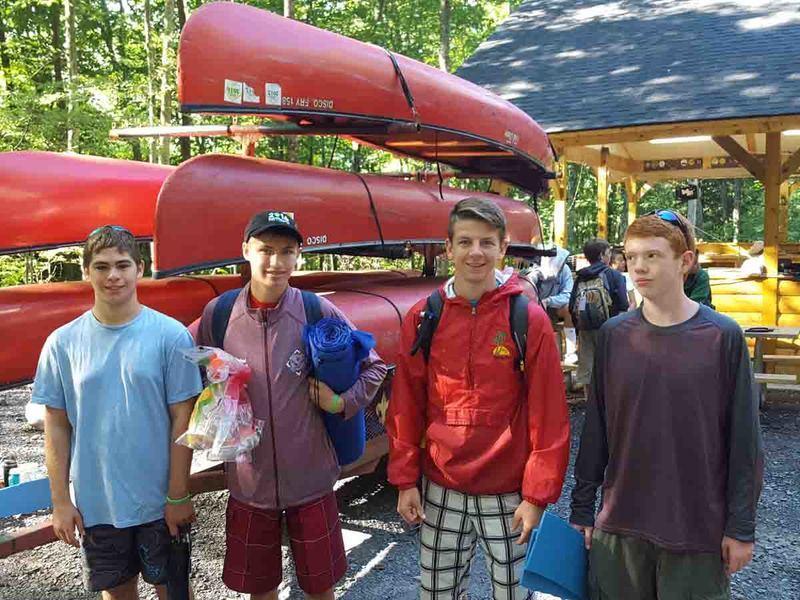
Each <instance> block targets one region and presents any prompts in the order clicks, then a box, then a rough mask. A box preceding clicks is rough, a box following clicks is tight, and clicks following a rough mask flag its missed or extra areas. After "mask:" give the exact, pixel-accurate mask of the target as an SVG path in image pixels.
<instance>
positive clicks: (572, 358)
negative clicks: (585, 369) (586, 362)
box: [564, 354, 578, 367]
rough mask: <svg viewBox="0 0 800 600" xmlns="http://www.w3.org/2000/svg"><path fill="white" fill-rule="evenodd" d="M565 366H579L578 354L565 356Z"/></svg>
mask: <svg viewBox="0 0 800 600" xmlns="http://www.w3.org/2000/svg"><path fill="white" fill-rule="evenodd" d="M564 364H565V365H568V366H570V367H573V366H575V365H577V364H578V355H577V354H567V355H565V356H564Z"/></svg>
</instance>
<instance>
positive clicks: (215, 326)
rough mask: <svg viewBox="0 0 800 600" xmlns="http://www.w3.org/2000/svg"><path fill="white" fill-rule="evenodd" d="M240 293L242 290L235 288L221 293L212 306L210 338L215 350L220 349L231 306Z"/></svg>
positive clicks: (226, 328)
mask: <svg viewBox="0 0 800 600" xmlns="http://www.w3.org/2000/svg"><path fill="white" fill-rule="evenodd" d="M241 291H242V288H236V289H235V290H228V291H227V292H223V293H222V294H221V295H220V296H219V298H218V299H217V303H216V304H215V305H214V311H213V312H212V313H211V338H212V341H213V342H214V346H216V347H217V348H222V343H223V342H224V341H225V332H226V331H227V330H228V321H229V320H230V318H231V312H232V311H233V305H234V303H235V302H236V298H237V297H238V296H239V292H241Z"/></svg>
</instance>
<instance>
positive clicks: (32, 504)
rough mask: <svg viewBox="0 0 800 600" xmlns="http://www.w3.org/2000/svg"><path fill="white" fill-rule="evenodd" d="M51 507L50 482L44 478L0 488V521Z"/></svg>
mask: <svg viewBox="0 0 800 600" xmlns="http://www.w3.org/2000/svg"><path fill="white" fill-rule="evenodd" d="M52 505H53V504H52V501H51V500H50V480H49V479H47V478H46V477H45V478H43V479H34V480H33V481H26V482H25V483H20V484H19V485H12V486H10V487H7V488H0V519H4V518H6V517H10V516H11V515H18V514H27V513H32V512H36V511H37V510H42V509H43V508H50V507H51V506H52Z"/></svg>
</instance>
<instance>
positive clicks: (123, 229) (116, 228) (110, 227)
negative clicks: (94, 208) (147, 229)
mask: <svg viewBox="0 0 800 600" xmlns="http://www.w3.org/2000/svg"><path fill="white" fill-rule="evenodd" d="M104 229H111V230H113V231H121V232H122V233H127V234H128V235H130V236H131V237H133V234H132V233H131V232H130V231H128V230H127V229H126V228H125V227H123V226H122V225H101V226H100V227H98V228H97V229H94V230H92V233H90V234H89V237H92V236H93V235H95V234H98V233H100V232H101V231H103V230H104Z"/></svg>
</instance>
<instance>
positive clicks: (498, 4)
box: [0, 0, 800, 285]
mask: <svg viewBox="0 0 800 600" xmlns="http://www.w3.org/2000/svg"><path fill="white" fill-rule="evenodd" d="M65 1H67V0H3V2H0V151H8V150H23V149H38V150H52V151H63V150H65V149H66V132H67V129H68V127H69V126H70V125H71V126H72V127H73V128H74V129H75V130H76V133H77V135H76V139H77V143H76V146H75V150H76V151H77V152H80V153H83V154H95V155H100V156H111V157H118V158H128V159H138V160H142V159H143V160H147V158H148V147H149V142H148V141H147V140H140V141H125V142H120V141H111V140H109V138H108V132H109V129H110V128H112V127H124V126H143V125H147V124H148V110H147V89H148V85H147V83H148V79H149V80H150V81H151V82H152V84H153V87H154V92H155V95H156V98H155V118H156V124H157V121H158V108H159V106H158V101H159V98H158V95H159V87H160V79H161V73H162V71H163V72H164V73H166V74H167V76H168V81H169V82H170V88H171V90H172V92H173V93H172V107H171V108H172V114H173V118H172V122H173V123H175V124H177V123H180V122H181V116H180V114H179V112H178V105H177V94H176V93H175V85H174V81H175V73H176V64H175V49H176V47H177V42H178V35H179V34H178V31H177V27H176V30H175V31H174V32H172V33H171V34H170V36H169V45H170V52H169V53H168V60H167V62H166V64H164V65H162V64H161V36H162V34H163V33H164V27H165V18H164V17H165V2H166V0H150V7H151V25H152V39H151V48H150V50H151V52H152V58H153V61H154V63H155V71H154V72H148V65H147V60H146V54H147V52H146V50H147V49H146V48H145V44H144V0H69V1H71V3H72V7H73V12H74V14H75V15H76V23H75V27H76V32H77V69H78V78H77V80H76V84H75V89H76V94H75V98H74V109H73V112H72V114H71V115H68V112H67V89H66V87H65V81H66V80H67V74H68V65H67V62H68V61H67V56H66V52H65V50H64V31H65V28H66V24H65V22H64V6H63V3H64V2H65ZM174 3H175V5H176V7H177V8H180V7H181V6H185V7H186V11H187V12H189V13H190V12H191V11H192V10H195V9H197V8H198V7H199V6H200V4H202V3H203V2H202V1H201V0H174ZM181 3H183V5H182V4H181ZM247 3H248V4H250V5H253V6H257V7H260V8H264V9H267V10H271V11H273V12H277V13H281V12H282V10H283V1H282V0H247ZM519 3H520V0H511V1H507V0H451V2H450V5H451V14H450V32H451V35H450V57H449V58H450V66H451V69H453V70H455V69H456V68H458V66H459V65H460V64H461V63H462V62H463V61H464V60H465V59H466V58H467V57H468V56H469V55H470V54H471V53H472V52H473V51H474V50H475V49H476V48H477V46H478V45H479V44H480V43H481V42H482V41H483V40H485V39H486V38H487V37H488V35H489V34H490V33H491V32H492V30H493V29H494V28H495V26H496V25H497V24H498V23H499V22H500V21H501V20H502V19H503V18H505V16H506V14H507V12H508V10H509V7H511V8H512V9H513V8H516V6H518V5H519ZM440 10H441V0H316V1H312V0H295V18H297V19H299V20H301V21H305V22H307V23H310V24H312V25H315V26H318V27H322V28H324V29H328V30H331V31H335V32H338V33H341V34H343V35H347V36H350V37H353V38H356V39H359V40H362V41H365V42H369V43H373V44H377V45H380V46H383V47H385V48H387V49H389V50H392V51H394V52H397V53H400V54H404V55H406V56H409V57H412V58H415V59H417V60H420V61H423V62H425V63H427V64H430V65H433V66H436V65H438V53H439V45H440V39H439V31H440ZM178 12H180V10H179V11H178ZM179 23H180V19H179V17H178V15H176V25H179ZM68 117H69V118H68ZM235 121H236V122H237V123H242V124H244V123H255V122H258V120H257V119H255V118H246V117H242V118H237V119H235ZM189 122H197V123H199V122H203V123H229V122H231V118H229V117H214V116H203V117H199V116H193V117H189ZM240 151H241V148H240V146H239V143H238V142H237V141H235V140H232V139H225V138H193V139H192V140H191V141H190V142H189V155H191V156H193V155H197V154H204V153H208V152H227V153H239V152H240ZM256 154H257V155H258V156H262V157H269V158H275V159H279V160H295V161H298V162H303V163H306V164H311V165H317V166H325V167H328V166H330V167H332V168H337V169H346V170H355V171H366V172H381V171H383V172H386V171H390V172H398V171H401V172H408V171H414V170H418V169H423V168H426V169H430V168H431V165H422V164H420V163H417V162H414V161H411V160H407V159H400V158H396V157H392V156H391V155H389V154H387V153H385V152H381V151H377V150H374V149H371V148H368V147H366V146H360V145H358V144H354V143H352V142H351V141H350V140H346V139H336V138H302V139H299V140H295V141H294V142H290V141H289V140H287V139H286V138H280V137H273V138H264V139H261V140H259V142H258V144H257V146H256ZM184 157H185V155H183V154H182V152H181V147H180V144H179V143H177V142H173V143H172V145H171V156H170V160H169V162H170V163H172V164H178V163H180V162H181V160H183V158H184ZM449 183H450V184H451V185H455V186H457V187H462V188H464V189H470V190H485V189H487V187H488V185H487V184H488V182H487V181H464V180H452V181H450V182H449ZM568 183H569V194H568V204H567V214H568V226H569V232H568V233H569V235H568V240H569V242H568V245H569V247H570V248H571V249H572V250H579V249H580V247H581V246H582V244H583V242H584V241H585V240H586V239H588V238H589V237H592V236H594V235H595V229H596V200H595V198H596V189H597V181H596V179H595V177H594V175H593V174H592V172H591V170H590V169H588V168H586V167H582V166H579V165H570V168H569V172H568ZM674 189H675V183H674V182H668V183H661V184H658V185H655V186H654V187H653V188H652V189H651V190H650V191H649V192H648V193H647V194H646V195H645V196H644V197H643V198H642V200H641V202H640V205H639V211H640V213H642V212H646V211H649V210H652V209H654V208H661V207H670V208H675V209H678V210H684V209H685V207H684V206H683V205H680V204H679V203H678V202H677V201H676V200H675V194H674ZM702 191H703V202H702V214H701V222H700V223H699V226H700V230H701V234H702V235H701V237H703V238H704V239H707V240H730V239H732V238H733V237H734V234H735V233H736V236H737V237H738V239H741V240H754V239H759V238H760V237H762V236H763V189H762V187H761V185H760V184H759V183H758V182H754V181H751V180H744V181H740V182H734V181H706V182H703V183H702ZM514 193H515V194H516V195H517V197H519V198H521V199H525V200H527V201H528V202H531V200H530V199H528V198H526V197H525V196H524V195H522V194H520V193H518V192H514ZM737 198H738V203H739V206H740V214H741V218H740V220H739V226H738V232H734V223H733V220H732V218H731V215H732V213H733V207H734V204H735V203H736V202H737V200H736V199H737ZM531 203H532V202H531ZM537 206H538V208H539V213H540V216H541V221H542V225H543V228H544V231H545V235H546V236H547V235H550V232H551V230H552V209H553V201H552V199H551V198H547V197H545V198H543V199H541V200H540V201H539V202H538V205H537ZM626 220H627V210H626V195H625V191H624V187H623V186H622V185H621V184H614V185H613V186H612V188H611V190H610V194H609V238H610V241H612V242H614V243H619V242H620V240H621V239H622V235H623V232H624V229H625V227H626V225H627V223H626ZM789 239H790V240H792V241H800V207H799V206H797V205H792V204H790V218H789ZM74 259H75V257H71V258H70V257H69V256H68V255H65V256H63V257H61V258H60V259H58V260H56V263H57V262H58V261H59V260H60V261H61V263H62V264H63V265H67V266H65V267H63V268H61V270H60V271H59V268H55V267H53V264H55V263H53V259H52V257H47V256H46V255H44V254H43V253H39V254H33V255H30V256H28V257H25V256H5V257H0V285H12V284H17V283H22V282H24V281H30V282H34V281H42V280H48V279H53V278H58V277H69V276H74V272H73V271H74V269H73V268H72V267H70V266H68V265H70V264H72V262H74ZM51 263H53V264H51ZM307 264H309V265H311V264H314V265H316V267H315V268H328V267H332V266H338V268H365V267H372V268H376V267H379V266H381V265H384V264H386V265H388V264H389V263H381V262H380V261H378V262H376V261H374V260H372V259H364V258H353V259H345V258H342V257H337V258H336V259H334V258H331V257H309V258H308V262H307ZM398 265H402V267H403V268H407V267H410V266H411V262H410V261H406V262H403V263H398ZM414 266H415V267H416V266H418V265H416V264H415V265H414ZM59 273H61V274H59Z"/></svg>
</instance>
